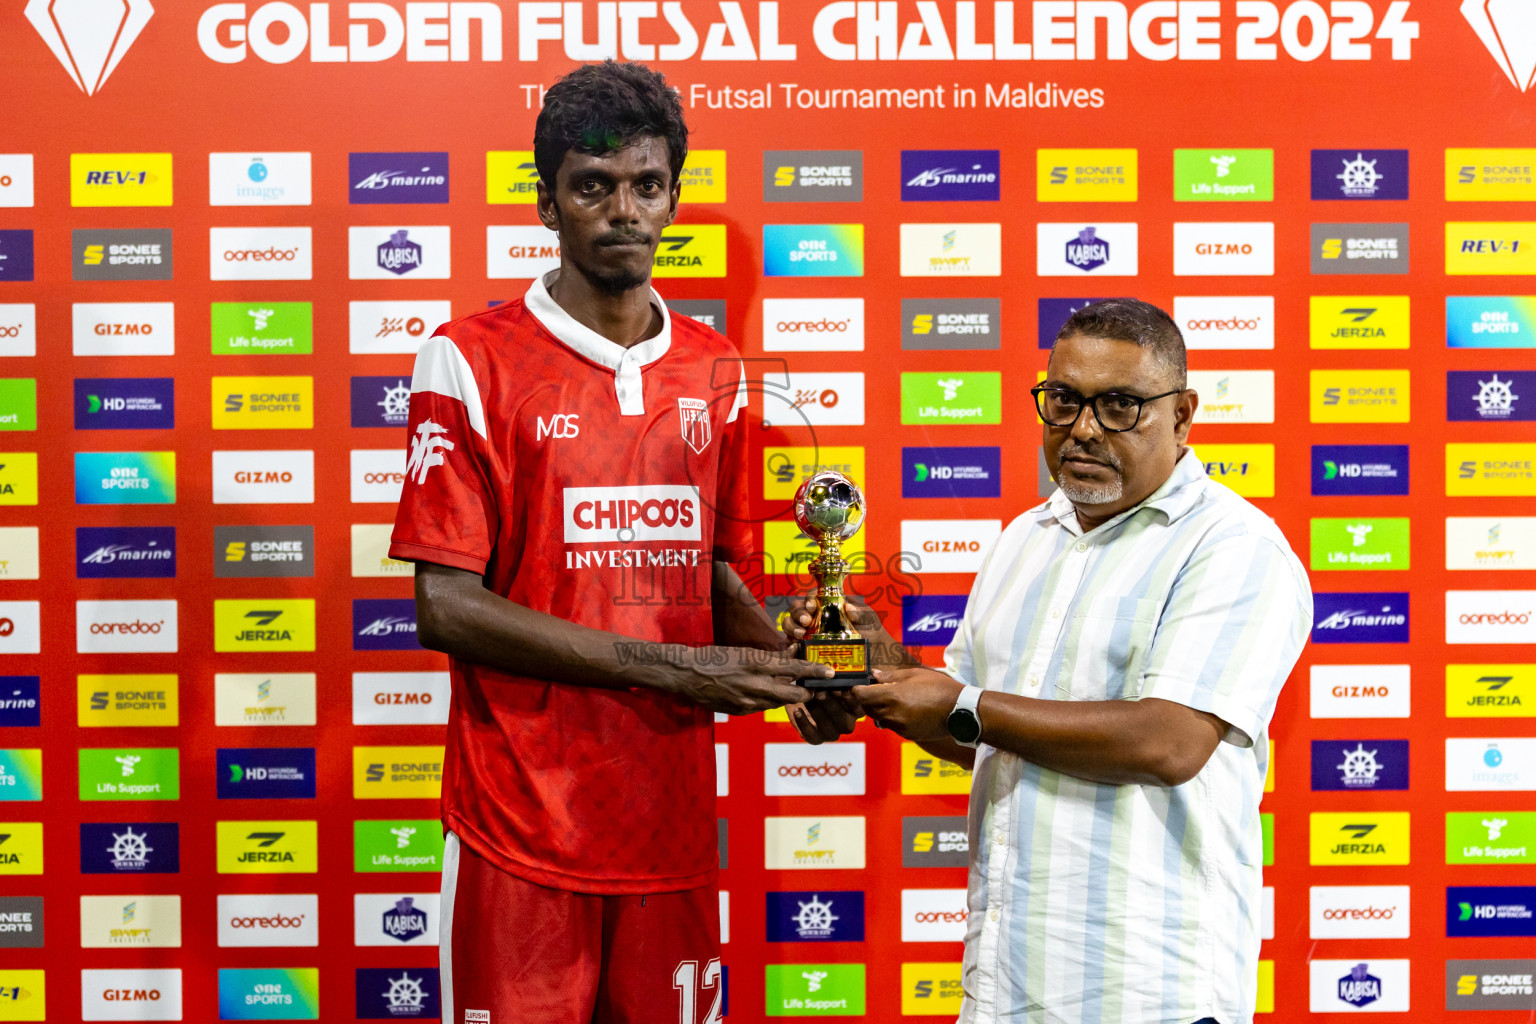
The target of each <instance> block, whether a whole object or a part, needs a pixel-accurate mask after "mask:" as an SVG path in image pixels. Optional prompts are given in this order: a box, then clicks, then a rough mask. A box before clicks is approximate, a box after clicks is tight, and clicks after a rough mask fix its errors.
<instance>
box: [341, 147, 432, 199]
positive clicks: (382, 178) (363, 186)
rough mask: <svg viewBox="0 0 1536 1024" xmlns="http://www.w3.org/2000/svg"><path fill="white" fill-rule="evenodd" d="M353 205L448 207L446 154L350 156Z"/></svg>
mask: <svg viewBox="0 0 1536 1024" xmlns="http://www.w3.org/2000/svg"><path fill="white" fill-rule="evenodd" d="M347 168H348V179H349V180H350V181H351V182H352V188H351V191H350V193H349V195H348V199H347V201H348V202H350V203H354V204H355V203H446V202H447V201H448V154H447V153H350V154H348V157H347Z"/></svg>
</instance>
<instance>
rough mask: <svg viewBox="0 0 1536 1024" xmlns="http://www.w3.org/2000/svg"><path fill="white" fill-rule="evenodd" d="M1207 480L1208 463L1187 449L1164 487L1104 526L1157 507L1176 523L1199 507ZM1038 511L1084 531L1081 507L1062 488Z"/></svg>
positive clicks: (1069, 526) (1166, 517)
mask: <svg viewBox="0 0 1536 1024" xmlns="http://www.w3.org/2000/svg"><path fill="white" fill-rule="evenodd" d="M1207 479H1209V477H1207V476H1206V474H1205V463H1203V462H1201V461H1200V457H1199V456H1198V455H1196V454H1195V450H1194V449H1193V448H1186V449H1185V450H1184V454H1183V455H1181V456H1180V457H1179V461H1178V462H1175V463H1174V464H1173V472H1172V473H1170V474H1168V479H1167V480H1164V481H1163V483H1162V486H1161V487H1159V488H1158V489H1157V490H1155V491H1153V492H1152V493H1151V494H1149V495H1147V497H1146V498H1145V499H1144V500H1143V501H1142V502H1141V503H1140V504H1138V505H1136V506H1134V507H1132V508H1128V509H1126V510H1125V511H1124V512H1122V513H1120V514H1119V515H1118V516H1116V517H1115V518H1114V519H1112V520H1110V521H1109V522H1108V523H1105V524H1103V525H1105V526H1109V525H1112V524H1115V523H1120V522H1123V521H1124V520H1126V519H1129V518H1130V517H1131V516H1133V515H1135V514H1136V513H1138V512H1140V511H1141V510H1142V509H1144V508H1150V509H1156V510H1157V511H1159V512H1161V513H1162V514H1163V518H1164V519H1166V520H1167V521H1168V522H1170V523H1172V522H1175V521H1177V520H1178V519H1179V518H1181V517H1182V516H1184V515H1185V514H1187V513H1188V512H1189V511H1190V510H1191V509H1193V508H1194V507H1195V503H1196V502H1197V501H1199V500H1200V496H1201V494H1203V493H1204V490H1205V489H1204V487H1203V486H1202V485H1203V483H1204V482H1205V481H1206V480H1207ZM1035 511H1036V513H1038V514H1039V515H1040V516H1041V518H1046V517H1049V518H1052V519H1055V520H1056V521H1057V522H1059V523H1061V524H1062V525H1063V526H1065V527H1066V528H1067V529H1068V530H1070V531H1071V532H1072V533H1074V534H1077V533H1081V532H1082V527H1081V526H1080V525H1079V524H1078V521H1077V508H1076V507H1075V506H1074V505H1073V504H1072V502H1071V500H1070V499H1068V498H1067V496H1066V495H1065V494H1063V493H1061V490H1060V489H1059V488H1058V489H1057V491H1056V493H1055V494H1052V495H1051V496H1050V498H1049V499H1047V500H1046V502H1045V504H1043V505H1041V506H1040V507H1039V508H1037V509H1036V510H1035Z"/></svg>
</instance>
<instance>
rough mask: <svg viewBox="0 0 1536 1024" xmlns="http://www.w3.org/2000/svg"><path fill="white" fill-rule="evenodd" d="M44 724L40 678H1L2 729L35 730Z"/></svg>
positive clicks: (0, 720)
mask: <svg viewBox="0 0 1536 1024" xmlns="http://www.w3.org/2000/svg"><path fill="white" fill-rule="evenodd" d="M42 724H43V698H42V691H41V683H40V680H39V677H38V676H0V728H4V729H25V728H32V729H35V728H37V727H38V726H40V725H42Z"/></svg>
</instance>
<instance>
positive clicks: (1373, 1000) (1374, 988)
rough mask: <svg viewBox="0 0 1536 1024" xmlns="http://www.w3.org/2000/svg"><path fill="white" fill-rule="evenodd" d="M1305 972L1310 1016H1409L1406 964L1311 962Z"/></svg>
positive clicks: (1392, 962) (1343, 961)
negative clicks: (1309, 994) (1397, 1014)
mask: <svg viewBox="0 0 1536 1024" xmlns="http://www.w3.org/2000/svg"><path fill="white" fill-rule="evenodd" d="M1307 970H1308V974H1309V978H1310V981H1311V985H1310V988H1311V999H1310V1005H1311V1010H1312V1012H1313V1013H1407V1012H1408V961H1407V960H1366V959H1358V960H1312V961H1309V962H1308V964H1307ZM1372 993H1374V997H1372ZM1346 996H1347V997H1348V999H1346V998H1345V997H1346ZM1349 1000H1353V1001H1352V1002H1351V1001H1349ZM1367 1000H1369V1001H1367Z"/></svg>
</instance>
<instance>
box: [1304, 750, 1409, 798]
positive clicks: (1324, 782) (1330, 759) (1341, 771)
mask: <svg viewBox="0 0 1536 1024" xmlns="http://www.w3.org/2000/svg"><path fill="white" fill-rule="evenodd" d="M1367 743H1369V744H1370V746H1369V747H1367V746H1366V744H1367ZM1407 788H1408V741H1407V740H1313V741H1312V789H1313V790H1314V791H1316V790H1367V789H1370V790H1374V789H1407Z"/></svg>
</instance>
